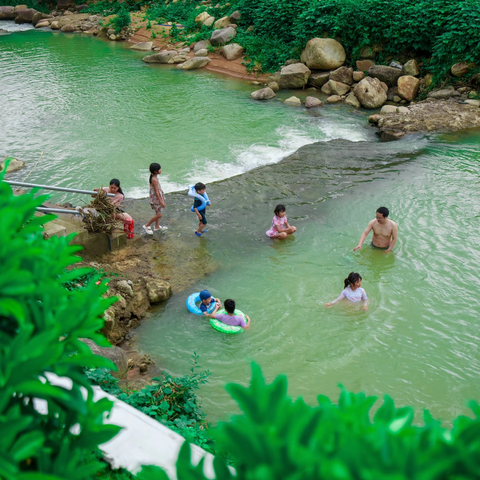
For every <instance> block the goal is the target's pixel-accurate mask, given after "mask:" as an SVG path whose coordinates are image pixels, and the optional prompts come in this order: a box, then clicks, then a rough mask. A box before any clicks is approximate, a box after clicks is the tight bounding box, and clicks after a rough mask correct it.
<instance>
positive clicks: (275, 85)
mask: <svg viewBox="0 0 480 480" xmlns="http://www.w3.org/2000/svg"><path fill="white" fill-rule="evenodd" d="M268 87H269V88H271V89H272V90H273V91H274V92H278V91H279V90H280V87H279V86H278V83H277V82H270V83H269V84H268Z"/></svg>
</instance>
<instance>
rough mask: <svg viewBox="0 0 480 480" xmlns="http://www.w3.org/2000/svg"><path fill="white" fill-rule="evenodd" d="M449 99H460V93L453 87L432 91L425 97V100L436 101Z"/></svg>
mask: <svg viewBox="0 0 480 480" xmlns="http://www.w3.org/2000/svg"><path fill="white" fill-rule="evenodd" d="M451 97H460V93H458V92H457V91H456V90H455V89H454V88H453V87H452V88H443V89H441V90H434V91H433V92H430V93H429V94H428V95H427V98H434V99H436V100H445V99H447V98H451Z"/></svg>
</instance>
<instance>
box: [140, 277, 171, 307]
mask: <svg viewBox="0 0 480 480" xmlns="http://www.w3.org/2000/svg"><path fill="white" fill-rule="evenodd" d="M145 287H146V288H147V296H148V300H149V302H150V303H160V302H163V301H165V300H167V299H168V297H169V296H170V294H171V293H172V289H171V287H170V284H169V283H167V282H165V281H164V280H155V279H150V280H147V281H146V282H145Z"/></svg>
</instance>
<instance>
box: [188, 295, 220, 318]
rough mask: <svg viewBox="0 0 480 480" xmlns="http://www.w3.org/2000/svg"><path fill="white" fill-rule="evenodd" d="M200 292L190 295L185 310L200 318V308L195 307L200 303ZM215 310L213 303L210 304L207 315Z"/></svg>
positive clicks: (201, 313)
mask: <svg viewBox="0 0 480 480" xmlns="http://www.w3.org/2000/svg"><path fill="white" fill-rule="evenodd" d="M200 302H201V300H200V292H197V293H192V294H191V295H190V296H189V297H188V298H187V309H188V311H189V312H190V313H194V314H195V315H201V316H202V317H203V316H204V315H203V312H202V311H201V310H200V308H198V307H197V303H200ZM214 310H215V302H212V303H211V304H210V306H209V307H208V308H207V313H212V312H213V311H214Z"/></svg>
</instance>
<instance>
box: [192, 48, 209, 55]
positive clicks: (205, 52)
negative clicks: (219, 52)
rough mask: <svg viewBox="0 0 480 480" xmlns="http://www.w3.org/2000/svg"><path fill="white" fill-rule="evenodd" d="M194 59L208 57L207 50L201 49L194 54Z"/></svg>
mask: <svg viewBox="0 0 480 480" xmlns="http://www.w3.org/2000/svg"><path fill="white" fill-rule="evenodd" d="M195 57H208V50H207V49H206V48H202V49H201V50H198V51H197V52H195Z"/></svg>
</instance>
